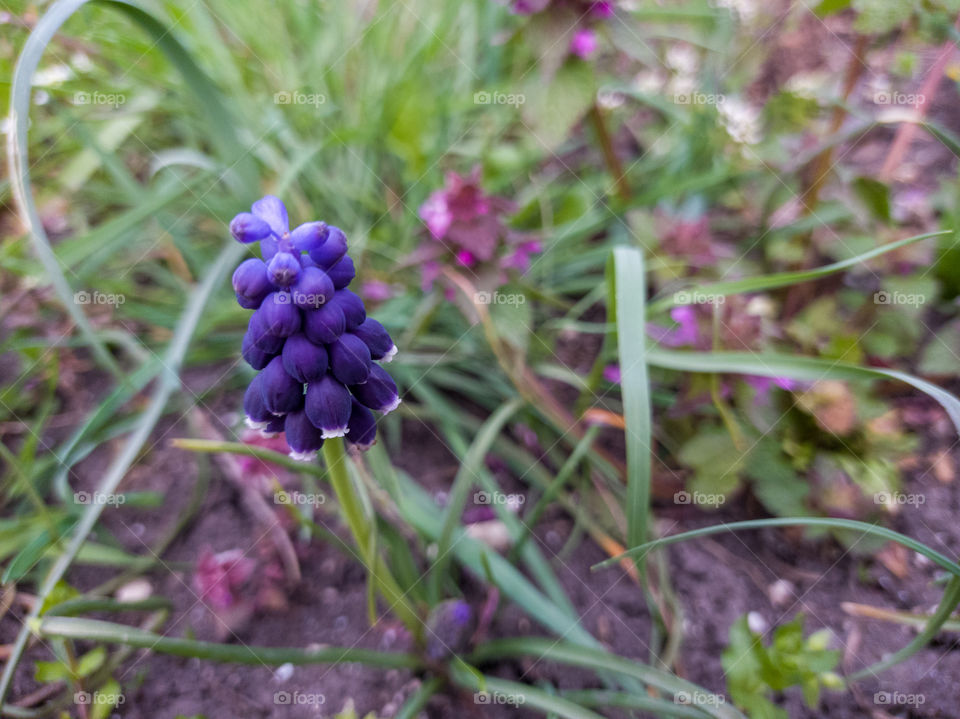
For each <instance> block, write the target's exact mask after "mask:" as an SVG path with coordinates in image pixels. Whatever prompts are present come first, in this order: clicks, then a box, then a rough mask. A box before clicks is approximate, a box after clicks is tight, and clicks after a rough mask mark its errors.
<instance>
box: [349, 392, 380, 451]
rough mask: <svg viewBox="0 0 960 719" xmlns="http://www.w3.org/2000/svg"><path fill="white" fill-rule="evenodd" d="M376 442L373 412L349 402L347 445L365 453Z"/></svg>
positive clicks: (375, 421) (355, 401)
mask: <svg viewBox="0 0 960 719" xmlns="http://www.w3.org/2000/svg"><path fill="white" fill-rule="evenodd" d="M376 441H377V420H376V418H375V417H374V416H373V412H371V411H370V410H369V409H367V408H366V407H364V406H363V405H362V404H360V403H359V402H357V400H356V399H351V400H350V421H349V422H348V423H347V444H349V445H350V446H352V447H356V448H357V449H359V450H362V451H364V452H366V451H367V450H368V449H370V448H371V447H372V446H373V445H374V443H375V442H376Z"/></svg>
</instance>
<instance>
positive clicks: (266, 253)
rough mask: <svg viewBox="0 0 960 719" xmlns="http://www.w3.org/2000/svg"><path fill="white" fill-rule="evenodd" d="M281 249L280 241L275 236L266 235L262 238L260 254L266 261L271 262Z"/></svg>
mask: <svg viewBox="0 0 960 719" xmlns="http://www.w3.org/2000/svg"><path fill="white" fill-rule="evenodd" d="M279 250H280V243H279V242H278V241H277V238H275V237H264V238H263V239H262V240H260V256H261V257H263V261H264V262H269V261H270V260H272V259H273V258H274V256H275V255H276V254H277V252H278V251H279Z"/></svg>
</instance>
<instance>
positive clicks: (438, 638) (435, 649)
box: [427, 599, 474, 662]
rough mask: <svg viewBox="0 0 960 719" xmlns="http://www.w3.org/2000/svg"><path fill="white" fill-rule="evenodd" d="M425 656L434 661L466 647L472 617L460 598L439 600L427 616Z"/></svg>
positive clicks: (471, 632)
mask: <svg viewBox="0 0 960 719" xmlns="http://www.w3.org/2000/svg"><path fill="white" fill-rule="evenodd" d="M427 628H428V632H427V635H428V636H427V657H429V658H430V659H431V660H433V661H435V662H439V661H441V660H443V659H446V658H447V657H449V656H450V655H451V654H459V653H461V652H463V651H464V650H466V649H467V645H468V644H469V641H470V636H471V635H472V634H473V628H474V617H473V610H472V609H471V608H470V605H469V604H467V603H466V602H465V601H463V600H462V599H448V600H446V601H443V602H440V603H439V604H437V605H436V606H435V607H434V608H433V609H432V610H430V614H429V615H428V616H427Z"/></svg>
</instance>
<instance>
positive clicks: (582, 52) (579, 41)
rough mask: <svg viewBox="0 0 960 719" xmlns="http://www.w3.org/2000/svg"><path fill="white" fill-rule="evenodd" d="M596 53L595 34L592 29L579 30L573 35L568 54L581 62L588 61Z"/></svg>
mask: <svg viewBox="0 0 960 719" xmlns="http://www.w3.org/2000/svg"><path fill="white" fill-rule="evenodd" d="M596 51H597V34H596V33H595V32H594V31H593V29H592V28H588V27H585V28H581V29H580V30H577V31H576V32H575V33H573V39H571V40H570V52H572V53H573V54H574V55H576V56H577V57H579V58H580V59H582V60H588V59H589V58H590V56H591V55H593V53H595V52H596Z"/></svg>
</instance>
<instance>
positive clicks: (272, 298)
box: [257, 292, 300, 337]
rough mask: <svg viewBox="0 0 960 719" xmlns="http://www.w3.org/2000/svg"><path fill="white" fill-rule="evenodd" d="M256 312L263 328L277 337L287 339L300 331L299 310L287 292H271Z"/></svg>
mask: <svg viewBox="0 0 960 719" xmlns="http://www.w3.org/2000/svg"><path fill="white" fill-rule="evenodd" d="M257 312H258V313H259V314H260V316H261V321H262V322H263V328H264V329H265V330H267V331H268V332H269V333H270V334H274V335H276V336H277V337H289V336H290V335H292V334H293V333H294V332H296V331H298V330H299V329H300V310H298V309H297V307H296V305H294V304H293V298H292V297H291V296H290V293H289V292H271V293H270V294H269V295H267V296H266V298H264V300H263V304H262V305H260V309H259V310H257Z"/></svg>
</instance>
